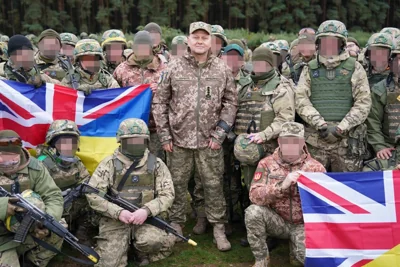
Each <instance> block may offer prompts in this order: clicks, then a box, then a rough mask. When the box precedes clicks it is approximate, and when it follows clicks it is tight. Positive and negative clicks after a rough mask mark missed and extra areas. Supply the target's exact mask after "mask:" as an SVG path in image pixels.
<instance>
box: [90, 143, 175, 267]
mask: <svg viewBox="0 0 400 267" xmlns="http://www.w3.org/2000/svg"><path fill="white" fill-rule="evenodd" d="M150 155H151V154H150V153H149V151H148V150H146V152H145V155H144V157H143V158H142V159H141V160H140V161H139V164H138V165H137V167H136V169H135V170H134V171H133V172H132V173H131V174H130V177H131V178H128V180H127V182H126V183H125V186H128V184H129V181H131V180H132V181H134V180H133V179H134V178H135V177H138V178H139V182H140V180H141V179H142V177H145V176H147V175H151V177H152V178H153V179H154V186H153V188H154V190H151V196H150V194H148V192H147V195H144V194H143V193H142V194H143V202H144V203H143V207H145V208H147V209H148V210H149V211H150V214H151V216H157V215H159V214H160V213H162V212H166V211H167V209H168V208H170V207H171V205H172V202H173V201H174V187H173V184H172V179H171V174H170V172H169V171H168V168H167V166H166V165H165V164H164V162H163V161H162V160H161V159H158V158H157V159H156V158H155V157H154V156H152V157H154V160H155V161H154V162H153V163H155V166H154V167H153V169H154V170H152V172H150V171H149V165H148V162H149V157H150ZM132 163H133V162H132V160H130V159H129V158H127V157H126V156H124V155H123V154H121V153H120V152H119V151H118V149H117V150H116V151H115V152H114V154H113V155H112V156H109V157H107V158H105V159H104V160H103V161H101V162H100V164H99V166H98V167H97V168H96V170H95V172H94V173H93V175H92V178H91V179H90V182H89V183H90V185H92V186H93V187H96V188H98V189H99V190H101V191H103V192H107V190H109V189H110V190H112V191H113V192H117V191H116V188H117V186H118V184H119V183H118V181H117V180H121V178H122V176H123V175H124V174H125V172H126V171H127V170H128V168H129V167H130V166H131V165H132ZM118 177H119V178H118ZM131 186H135V184H134V182H131ZM123 190H125V189H123ZM133 191H138V190H137V189H136V190H135V189H134V188H133V189H128V191H127V192H125V194H133V193H132V192H133ZM132 196H133V195H132ZM87 198H88V201H89V204H90V206H91V208H93V209H94V210H95V211H97V212H99V213H100V214H101V215H102V218H101V219H100V226H99V236H98V237H97V249H96V251H97V252H98V253H99V255H100V257H101V259H100V262H99V264H98V265H97V266H102V267H125V266H127V264H128V255H127V252H128V248H129V244H130V242H131V241H130V240H131V238H132V239H133V240H134V241H133V245H134V247H135V249H136V250H137V251H138V253H144V254H149V259H150V261H157V260H160V259H163V258H165V257H167V256H169V255H170V254H171V252H172V246H173V244H174V239H172V238H171V236H170V235H168V234H167V233H166V232H164V231H162V230H160V229H159V228H156V227H154V226H152V225H149V224H146V223H145V224H143V225H140V226H136V225H126V224H124V223H122V222H120V221H119V220H118V218H119V214H120V212H121V211H122V210H123V209H122V208H120V207H118V206H117V205H115V204H112V203H110V202H108V201H106V200H104V199H102V198H101V197H99V196H96V195H87ZM127 200H128V201H129V199H127ZM145 200H149V201H145Z"/></svg>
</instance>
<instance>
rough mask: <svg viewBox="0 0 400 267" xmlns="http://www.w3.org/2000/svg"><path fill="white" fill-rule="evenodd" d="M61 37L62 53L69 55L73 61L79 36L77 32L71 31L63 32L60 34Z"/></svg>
mask: <svg viewBox="0 0 400 267" xmlns="http://www.w3.org/2000/svg"><path fill="white" fill-rule="evenodd" d="M60 38H61V45H62V46H61V54H62V55H65V56H67V57H69V59H70V60H71V61H72V62H73V60H74V48H75V45H76V43H77V42H78V37H76V35H75V34H73V33H69V32H63V33H61V34H60Z"/></svg>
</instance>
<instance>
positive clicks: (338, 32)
mask: <svg viewBox="0 0 400 267" xmlns="http://www.w3.org/2000/svg"><path fill="white" fill-rule="evenodd" d="M348 35H349V34H348V32H347V29H346V25H344V23H343V22H341V21H338V20H327V21H324V22H322V23H321V25H320V26H319V27H318V30H317V32H316V33H315V42H316V43H317V44H318V43H319V41H320V38H321V37H326V36H334V37H338V38H340V39H341V40H342V46H343V47H344V46H345V45H346V44H347V37H348Z"/></svg>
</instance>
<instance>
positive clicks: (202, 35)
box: [188, 30, 211, 55]
mask: <svg viewBox="0 0 400 267" xmlns="http://www.w3.org/2000/svg"><path fill="white" fill-rule="evenodd" d="M188 46H189V47H190V51H191V53H192V54H194V55H206V54H207V53H208V50H210V48H211V36H210V35H209V34H208V32H206V31H203V30H197V31H195V32H193V33H192V34H190V35H189V37H188Z"/></svg>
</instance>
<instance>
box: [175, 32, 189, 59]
mask: <svg viewBox="0 0 400 267" xmlns="http://www.w3.org/2000/svg"><path fill="white" fill-rule="evenodd" d="M171 49H172V51H171V59H172V58H175V57H181V56H183V55H184V54H185V52H186V50H187V37H186V36H185V35H178V36H175V37H174V39H172V43H171Z"/></svg>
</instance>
